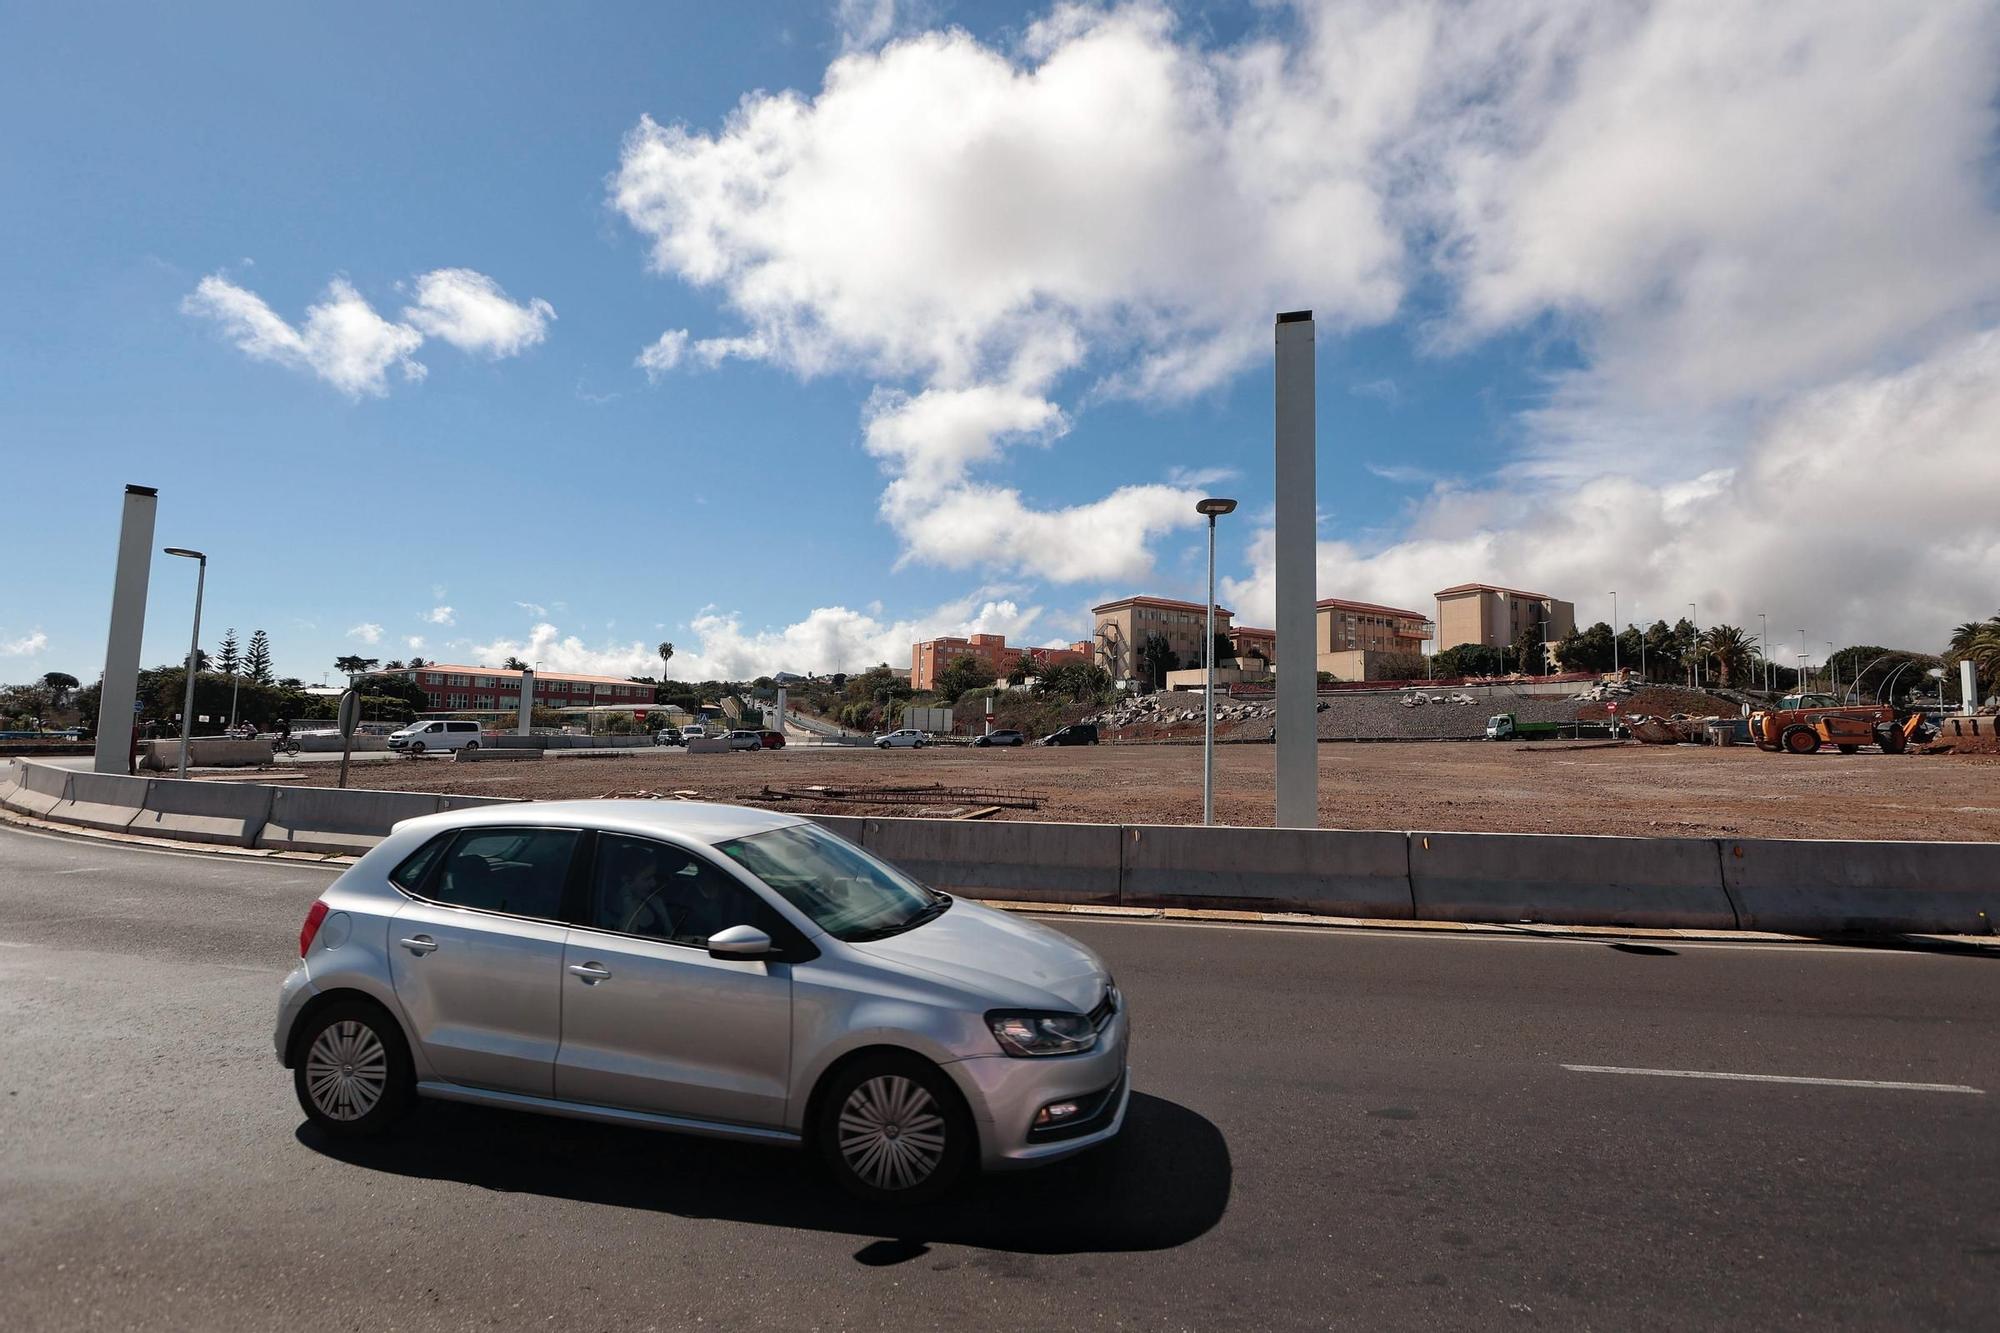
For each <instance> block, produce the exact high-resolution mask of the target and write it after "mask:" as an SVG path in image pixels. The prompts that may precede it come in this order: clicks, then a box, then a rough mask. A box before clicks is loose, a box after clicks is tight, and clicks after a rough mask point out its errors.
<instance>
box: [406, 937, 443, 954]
mask: <svg viewBox="0 0 2000 1333" xmlns="http://www.w3.org/2000/svg"><path fill="white" fill-rule="evenodd" d="M397 943H399V944H401V945H402V946H403V947H404V948H405V949H408V950H409V951H410V952H411V953H429V952H431V951H432V950H433V949H436V948H437V947H438V943H437V941H436V940H434V939H432V938H431V937H430V936H428V935H412V936H410V938H408V939H406V940H399V941H397Z"/></svg>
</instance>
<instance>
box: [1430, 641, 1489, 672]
mask: <svg viewBox="0 0 2000 1333" xmlns="http://www.w3.org/2000/svg"><path fill="white" fill-rule="evenodd" d="M1502 669H1503V662H1502V659H1501V656H1500V650H1499V649H1498V648H1495V647H1492V646H1491V645H1489V644H1484V643H1461V644H1459V645H1457V646H1456V647H1453V648H1447V649H1445V650H1444V651H1443V652H1441V653H1438V654H1436V655H1435V656H1433V657H1432V658H1431V673H1432V674H1433V675H1435V676H1437V677H1438V678H1440V679H1442V680H1453V679H1457V678H1460V677H1465V676H1497V675H1499V674H1500V672H1501V670H1502Z"/></svg>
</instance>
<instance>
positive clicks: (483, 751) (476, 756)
mask: <svg viewBox="0 0 2000 1333" xmlns="http://www.w3.org/2000/svg"><path fill="white" fill-rule="evenodd" d="M544 753H546V752H545V751H542V750H527V749H495V750H489V749H487V748H486V747H485V746H483V745H482V746H480V747H479V748H478V749H476V750H459V751H457V752H456V753H454V754H453V755H452V762H453V763H455V764H481V763H486V764H490V763H494V762H506V763H511V762H513V761H514V760H516V759H540V758H541V757H542V755H543V754H544Z"/></svg>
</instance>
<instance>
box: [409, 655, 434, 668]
mask: <svg viewBox="0 0 2000 1333" xmlns="http://www.w3.org/2000/svg"><path fill="white" fill-rule="evenodd" d="M429 665H430V663H428V662H426V661H424V659H423V658H421V657H413V658H411V659H410V669H411V670H412V671H414V670H416V669H417V668H418V667H423V666H429Z"/></svg>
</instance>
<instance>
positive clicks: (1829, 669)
mask: <svg viewBox="0 0 2000 1333" xmlns="http://www.w3.org/2000/svg"><path fill="white" fill-rule="evenodd" d="M1820 642H1822V643H1824V644H1825V645H1826V684H1827V691H1828V692H1829V693H1830V694H1832V695H1833V697H1834V698H1835V699H1839V698H1840V670H1839V668H1837V667H1835V666H1834V664H1833V640H1832V639H1822V640H1820Z"/></svg>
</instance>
